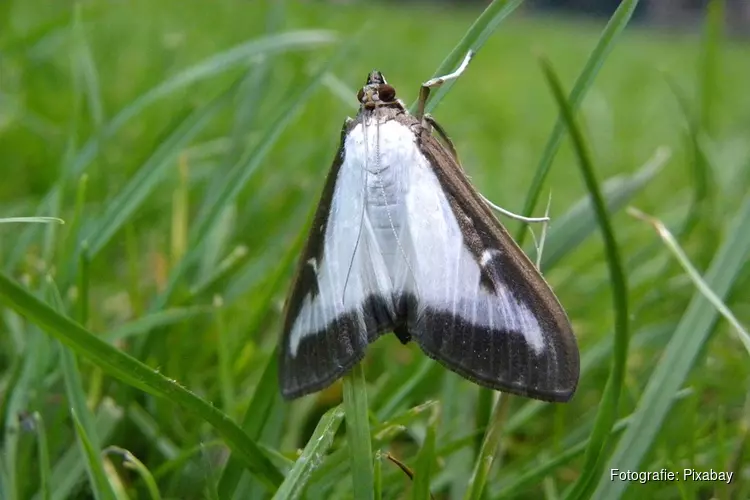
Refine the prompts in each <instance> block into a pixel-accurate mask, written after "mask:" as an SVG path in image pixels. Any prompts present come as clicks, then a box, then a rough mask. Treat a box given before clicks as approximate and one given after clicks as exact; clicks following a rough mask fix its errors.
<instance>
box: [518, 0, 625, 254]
mask: <svg viewBox="0 0 750 500" xmlns="http://www.w3.org/2000/svg"><path fill="white" fill-rule="evenodd" d="M637 6H638V0H623V1H622V2H621V3H620V5H619V6H618V7H617V10H616V11H615V13H614V14H613V15H612V17H611V18H610V20H609V22H608V23H607V26H606V27H605V28H604V31H603V32H602V34H601V36H600V37H599V41H598V42H597V44H596V47H594V50H593V51H592V52H591V55H590V56H589V58H588V60H587V61H586V64H585V65H584V67H583V70H582V71H581V74H580V75H578V78H577V79H576V82H575V84H574V85H573V90H571V92H570V95H569V96H568V99H567V103H568V105H569V106H570V109H571V111H572V113H573V114H574V115H575V113H576V112H577V111H578V108H579V107H580V105H581V103H582V102H583V98H584V97H585V96H586V92H588V90H589V89H590V88H591V85H592V84H593V83H594V79H595V78H596V75H597V74H599V70H600V69H601V67H602V65H603V64H604V61H605V60H606V59H607V56H608V55H609V53H610V52H611V51H612V48H613V47H614V46H615V42H616V41H617V38H618V37H619V36H620V34H621V33H622V31H623V30H624V29H625V26H627V25H628V22H629V21H630V18H631V17H632V16H633V12H634V11H635V8H636V7H637ZM565 130H566V128H565V121H564V118H563V117H562V116H560V117H559V118H558V119H557V122H556V123H555V128H554V129H552V133H551V134H550V136H549V139H548V140H547V144H546V146H545V147H544V152H543V153H542V158H541V159H540V160H539V164H538V165H537V168H536V173H535V174H534V179H533V180H532V182H531V187H530V188H529V192H528V194H527V195H526V201H525V202H524V204H523V210H522V211H521V215H526V216H529V215H531V213H533V212H534V208H535V207H536V202H537V201H538V199H539V195H540V194H541V193H542V189H543V187H544V180H545V179H546V178H547V174H548V173H549V170H550V168H551V167H552V161H553V160H554V159H555V155H556V154H557V149H558V148H559V147H560V143H561V142H562V138H563V134H564V133H565ZM526 233H527V231H526V228H525V226H521V227H520V228H519V230H518V233H517V234H516V241H517V242H518V244H519V245H521V244H523V241H524V238H525V237H526Z"/></svg>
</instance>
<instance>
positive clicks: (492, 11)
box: [409, 0, 523, 113]
mask: <svg viewBox="0 0 750 500" xmlns="http://www.w3.org/2000/svg"><path fill="white" fill-rule="evenodd" d="M522 3H523V0H493V2H492V3H491V4H489V5H488V6H487V8H486V9H484V12H482V13H481V14H480V15H479V17H477V19H476V20H475V21H474V22H473V23H472V25H471V26H470V27H469V30H468V31H467V32H466V34H465V35H464V36H463V38H461V40H460V41H459V42H458V44H457V45H456V46H455V47H454V48H453V50H452V51H451V52H450V54H448V55H447V56H446V57H445V59H443V62H441V63H440V66H438V69H437V70H436V71H435V74H434V75H433V76H440V75H445V74H448V73H449V72H451V71H452V70H453V69H454V67H455V66H456V65H457V64H458V62H459V61H460V60H461V59H462V58H463V57H464V56H465V55H466V53H467V52H468V51H469V50H472V51H474V52H475V53H476V52H478V51H479V49H481V48H482V46H483V45H484V44H485V43H486V42H487V40H488V39H489V38H490V36H491V35H492V33H494V32H495V30H496V29H497V27H498V26H499V25H500V23H501V22H503V20H505V18H507V17H508V16H509V15H510V14H512V13H513V11H514V10H516V8H518V6H520V5H521V4H522ZM455 83H456V80H450V81H448V82H446V83H445V84H443V85H442V86H441V87H440V89H438V91H437V92H435V94H434V95H432V96H430V99H429V101H428V102H427V106H426V107H425V111H426V112H428V113H429V112H431V111H432V110H434V109H435V107H436V106H437V105H438V104H439V103H440V101H441V100H442V99H443V97H445V95H446V94H447V93H448V91H449V90H450V89H451V87H453V85H454V84H455ZM416 108H417V102H416V101H414V103H412V104H411V106H409V111H410V112H411V113H414V111H416Z"/></svg>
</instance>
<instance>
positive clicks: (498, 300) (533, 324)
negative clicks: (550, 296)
mask: <svg viewBox="0 0 750 500" xmlns="http://www.w3.org/2000/svg"><path fill="white" fill-rule="evenodd" d="M415 149H416V150H417V154H415V162H414V164H413V165H412V166H411V168H410V169H409V192H408V194H407V197H406V212H407V214H408V221H409V228H410V236H411V241H412V245H413V248H414V249H415V252H418V256H419V257H418V258H413V261H412V266H413V268H414V270H415V274H416V280H417V283H418V284H419V289H420V291H421V294H420V297H419V303H420V306H421V307H422V308H426V307H432V308H435V309H438V310H442V311H449V312H450V313H451V314H453V315H457V316H460V317H461V318H463V319H464V320H468V321H470V322H471V323H473V324H475V325H478V326H482V327H486V328H490V329H492V330H510V331H515V332H519V333H521V334H523V336H524V338H525V339H526V342H527V343H528V344H529V345H530V346H531V347H532V348H533V350H534V351H535V352H536V353H537V354H540V353H541V352H542V351H543V350H544V349H545V342H544V334H543V332H542V328H541V326H540V325H539V322H538V321H537V319H536V316H534V314H533V313H532V312H531V311H529V309H528V308H527V307H526V306H525V305H524V304H523V303H521V302H519V301H518V300H517V299H516V298H515V297H514V296H513V292H512V291H511V290H510V289H508V287H506V286H504V284H503V283H498V284H497V291H496V293H491V292H489V291H488V290H485V289H484V288H483V287H481V286H480V284H479V283H480V272H481V269H480V267H479V265H478V264H477V261H476V260H475V259H474V257H473V256H472V255H471V253H470V252H469V250H468V249H467V247H466V245H465V244H464V242H463V236H462V234H461V229H460V228H459V225H458V221H457V220H456V218H455V216H454V215H453V211H452V210H451V207H450V204H449V203H448V199H447V198H446V196H445V194H444V192H443V190H442V187H441V186H440V182H439V181H438V179H437V177H436V176H435V174H434V173H433V171H432V168H431V167H430V165H429V163H428V161H427V159H426V158H425V157H424V156H423V155H422V154H420V153H419V150H418V148H417V147H416V146H415ZM500 252H501V250H500V249H487V250H485V251H484V253H483V254H482V256H481V258H480V260H481V264H482V266H484V265H486V264H488V263H489V262H490V261H491V260H492V258H493V257H494V256H495V255H497V254H499V253H500ZM416 255H417V254H416V253H415V257H416ZM501 272H502V270H501ZM420 313H421V311H420Z"/></svg>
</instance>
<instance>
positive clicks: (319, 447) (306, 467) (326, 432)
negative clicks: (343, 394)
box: [273, 406, 344, 500]
mask: <svg viewBox="0 0 750 500" xmlns="http://www.w3.org/2000/svg"><path fill="white" fill-rule="evenodd" d="M343 419H344V409H343V408H341V406H336V407H334V408H331V409H330V410H328V411H327V412H326V413H325V414H324V415H323V417H321V419H320V421H319V422H318V425H317V426H316V427H315V431H313V433H312V436H310V439H309V440H308V441H307V445H306V446H305V449H304V450H303V451H302V454H301V455H300V456H299V458H297V460H296V461H295V462H294V467H292V470H290V471H289V474H287V476H286V479H285V480H284V482H283V483H282V484H281V486H280V487H279V489H278V490H277V491H276V494H275V495H274V496H273V498H274V499H275V500H286V499H295V498H300V497H301V496H302V493H303V492H304V489H305V486H307V482H308V481H309V479H310V475H311V474H312V471H313V470H315V469H316V468H317V467H318V466H319V465H320V463H321V462H322V461H323V459H324V456H325V453H326V452H327V451H328V448H330V447H331V444H332V443H333V438H334V436H335V435H336V431H337V430H338V428H339V425H341V421H342V420H343Z"/></svg>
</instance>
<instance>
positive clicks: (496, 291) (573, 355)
mask: <svg viewBox="0 0 750 500" xmlns="http://www.w3.org/2000/svg"><path fill="white" fill-rule="evenodd" d="M418 141H419V142H418V146H419V148H420V150H421V152H422V155H421V158H422V159H423V160H424V163H423V164H421V163H422V160H419V161H417V165H414V166H413V168H412V169H410V172H411V173H410V176H411V178H410V182H409V185H410V190H409V193H408V194H407V200H406V207H407V208H406V210H407V213H408V214H409V217H408V220H409V235H410V244H411V245H410V246H411V248H412V249H413V252H414V253H415V254H414V255H412V257H411V258H410V260H411V267H412V269H413V275H414V276H413V278H414V279H413V283H412V285H411V286H412V287H413V288H414V290H413V291H412V294H411V295H412V296H413V302H412V304H411V305H410V306H409V308H408V310H409V312H408V329H409V332H410V334H411V335H412V336H413V338H414V339H415V340H416V341H417V342H418V344H419V345H420V346H421V348H422V350H424V352H425V353H427V354H428V355H429V356H430V357H432V358H434V359H436V360H438V361H439V362H440V363H442V364H443V365H445V366H446V367H448V368H449V369H451V370H453V371H455V372H456V373H458V374H460V375H462V376H464V377H466V378H468V379H470V380H472V381H474V382H476V383H478V384H481V385H484V386H486V387H490V388H492V389H496V390H501V391H505V392H510V393H514V394H519V395H522V396H527V397H532V398H535V399H541V400H545V401H567V400H569V399H570V397H572V395H573V393H574V392H575V388H576V386H577V383H578V376H579V353H578V347H577V344H576V340H575V337H574V335H573V332H572V328H571V325H570V322H569V320H568V318H567V316H566V314H565V311H564V309H563V308H562V306H561V305H560V303H559V302H558V300H557V298H556V297H555V295H554V293H553V292H552V290H551V289H550V287H549V285H548V284H547V283H546V282H545V281H544V279H543V278H542V276H541V275H540V274H539V272H538V271H537V270H536V268H535V266H534V265H533V264H532V263H531V262H530V260H529V259H528V257H527V256H526V255H525V254H524V253H523V251H522V250H521V249H520V248H519V247H518V245H517V244H516V243H515V242H514V241H513V239H512V238H511V237H510V235H509V234H508V233H507V231H506V230H505V229H504V228H503V226H502V225H501V224H500V222H498V220H497V219H496V218H495V216H494V214H493V213H492V212H491V211H490V209H489V207H487V205H486V204H485V203H484V201H483V200H482V199H481V198H480V196H479V195H478V193H477V192H476V190H475V189H474V188H473V187H472V186H471V184H470V183H469V181H468V179H467V178H466V176H465V175H464V173H463V170H462V169H461V167H460V166H459V165H458V163H457V162H456V160H455V159H454V157H453V156H452V155H451V154H449V153H448V152H447V151H446V150H445V148H443V146H442V145H441V144H440V143H439V142H438V141H437V140H436V139H435V138H433V137H432V136H429V135H426V134H423V135H422V136H420V138H419V139H418ZM416 252H418V254H416Z"/></svg>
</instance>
